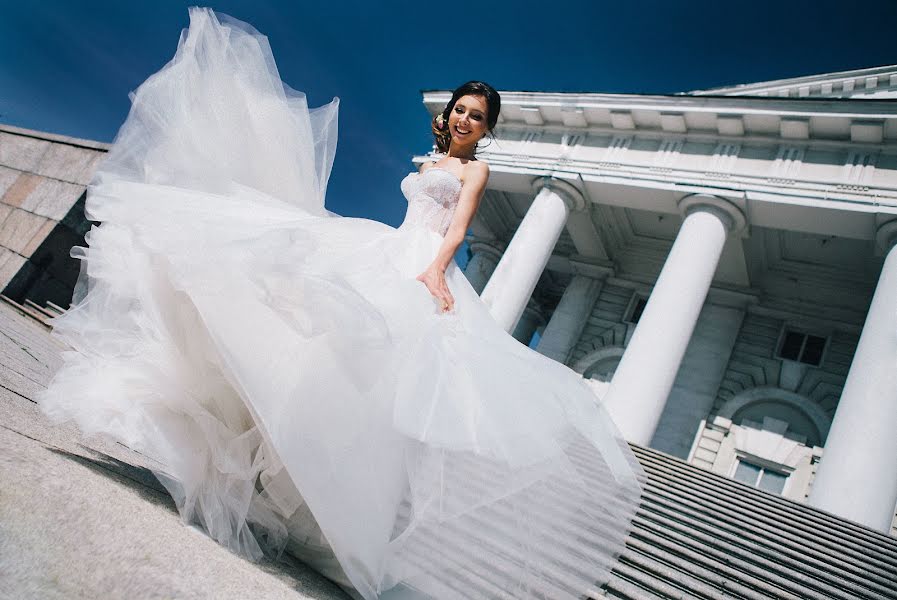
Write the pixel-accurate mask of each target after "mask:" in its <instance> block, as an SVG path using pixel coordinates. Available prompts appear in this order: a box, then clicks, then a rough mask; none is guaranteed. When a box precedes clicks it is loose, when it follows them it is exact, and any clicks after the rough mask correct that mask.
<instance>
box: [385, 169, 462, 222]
mask: <svg viewBox="0 0 897 600" xmlns="http://www.w3.org/2000/svg"><path fill="white" fill-rule="evenodd" d="M401 188H402V193H403V194H405V199H406V200H408V210H407V212H406V213H405V220H404V221H402V224H401V225H400V226H399V227H400V228H405V227H415V226H417V227H426V228H427V229H429V230H430V231H435V232H436V233H438V234H439V235H442V236H444V235H445V233H446V231H448V228H449V225H450V224H451V222H452V216H453V215H454V214H455V207H456V206H457V205H458V198H459V197H460V193H461V180H460V179H458V178H457V177H456V176H455V174H454V173H452V172H451V171H446V170H445V169H442V168H440V167H430V168H429V169H427V170H426V171H424V172H423V173H418V172H416V171H412V172H411V173H409V174H408V175H407V176H406V177H405V179H403V180H402V183H401Z"/></svg>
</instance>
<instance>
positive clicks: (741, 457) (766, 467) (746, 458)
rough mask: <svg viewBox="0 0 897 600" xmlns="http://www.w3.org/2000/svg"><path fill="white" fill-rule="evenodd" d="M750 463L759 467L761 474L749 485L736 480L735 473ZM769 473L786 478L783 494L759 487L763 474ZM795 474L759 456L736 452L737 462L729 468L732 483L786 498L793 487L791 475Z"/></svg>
mask: <svg viewBox="0 0 897 600" xmlns="http://www.w3.org/2000/svg"><path fill="white" fill-rule="evenodd" d="M742 461H743V462H745V463H748V464H750V465H752V466H754V467H758V468H759V469H760V473H759V474H758V475H757V480H756V481H755V482H754V483H753V485H752V484H749V483H747V482H745V481H741V480H740V479H735V472H736V471H737V470H738V465H739V464H740V463H741V462H742ZM767 471H770V472H772V473H776V474H777V475H782V476H784V477H785V483H784V485H783V486H782V491H781V492H778V493H776V492H770V491H769V490H764V489H762V488H761V487H760V486H759V483H760V481H761V480H762V479H763V474H764V473H766V472H767ZM793 473H794V469H790V468H788V466H786V465H782V464H778V463H774V462H771V461H769V460H765V459H763V458H760V457H759V456H753V455H749V454H743V453H741V452H736V454H735V460H733V461H732V466H731V467H730V468H729V474H728V478H729V479H731V480H732V481H737V482H738V483H743V484H744V485H747V486H749V487H752V488H754V489H755V490H759V491H761V492H767V493H769V494H776V495H777V496H782V497H783V498H784V497H786V493H787V492H788V489H789V487H790V486H791V475H792V474H793Z"/></svg>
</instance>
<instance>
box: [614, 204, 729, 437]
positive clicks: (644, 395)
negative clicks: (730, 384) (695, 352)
mask: <svg viewBox="0 0 897 600" xmlns="http://www.w3.org/2000/svg"><path fill="white" fill-rule="evenodd" d="M679 206H680V207H681V208H682V209H683V211H684V213H685V220H684V221H683V222H682V227H681V228H680V229H679V233H678V234H677V236H676V241H675V242H674V243H673V247H672V249H671V250H670V253H669V256H667V260H666V262H665V263H664V265H663V269H662V270H661V272H660V277H658V278H657V283H655V284H654V289H653V290H652V292H651V297H650V298H649V299H648V304H647V306H646V307H645V310H644V312H643V313H642V316H641V318H640V319H639V322H638V325H637V326H636V328H635V332H634V333H633V334H632V339H630V341H629V344H628V345H627V347H626V352H625V353H624V354H623V358H622V360H621V361H620V365H619V366H618V367H617V370H616V372H615V373H614V378H613V380H612V381H611V385H610V388H609V389H608V393H607V396H605V403H606V405H607V408H608V410H609V411H610V414H611V417H612V418H613V419H614V421H615V422H616V424H617V426H618V427H619V428H620V431H621V432H622V433H623V436H624V437H625V438H626V440H627V441H630V442H634V443H637V444H642V445H648V444H649V443H650V442H651V438H652V436H653V435H654V431H655V429H657V423H658V421H659V420H660V415H661V413H663V409H664V405H665V404H666V401H667V396H669V393H670V390H671V389H672V387H673V382H674V381H675V379H676V373H677V372H678V370H679V364H680V363H681V362H682V357H683V355H684V354H685V349H686V348H687V347H688V342H689V340H690V339H691V334H692V332H693V331H694V328H695V323H696V322H697V320H698V315H699V314H700V312H701V308H702V307H703V305H704V300H705V299H706V297H707V292H708V290H709V289H710V283H711V282H712V281H713V274H714V273H715V272H716V266H717V263H718V262H719V257H720V255H721V254H722V251H723V244H725V242H726V237H727V236H728V234H729V232H730V231H733V230H735V229H740V228H741V227H742V226H743V224H744V217H743V215H742V213H741V211H740V210H738V208H737V207H735V206H734V205H732V204H731V203H729V202H728V201H726V200H724V199H722V198H717V197H715V196H705V195H698V194H695V195H691V196H687V197H685V198H683V199H682V200H681V201H680V203H679Z"/></svg>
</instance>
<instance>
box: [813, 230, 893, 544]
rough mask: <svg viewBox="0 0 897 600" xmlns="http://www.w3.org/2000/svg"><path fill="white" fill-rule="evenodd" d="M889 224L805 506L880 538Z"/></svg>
mask: <svg viewBox="0 0 897 600" xmlns="http://www.w3.org/2000/svg"><path fill="white" fill-rule="evenodd" d="M895 236H897V221H891V222H889V223H886V224H885V225H883V226H882V227H880V228H879V230H878V234H877V236H876V237H877V241H878V242H879V247H880V248H882V249H883V250H887V256H886V258H885V262H884V266H883V267H882V270H881V275H880V276H879V278H878V285H877V286H876V288H875V294H874V295H873V297H872V304H871V305H870V306H869V312H868V314H867V315H866V323H865V325H864V326H863V333H862V334H861V335H860V341H859V343H858V344H857V349H856V354H854V356H853V362H852V363H851V365H850V372H849V373H848V374H847V380H846V381H845V383H844V391H843V392H841V399H840V400H839V401H838V408H837V410H836V411H835V417H834V420H833V421H832V427H831V429H830V430H829V433H828V437H827V439H826V441H825V449H824V451H823V454H822V460H821V462H820V463H819V468H818V470H817V472H816V478H815V480H814V481H813V487H812V489H811V491H810V495H809V497H808V499H807V503H808V504H809V505H810V506H815V507H816V508H821V509H822V510H827V511H829V512H832V513H834V514H836V515H838V516H840V517H843V518H845V519H850V520H851V521H856V522H857V523H861V524H863V525H866V526H867V527H872V528H873V529H877V530H878V531H881V532H882V533H888V532H889V531H890V529H891V520H892V519H893V518H894V508H895V504H897V410H895V406H897V248H895V246H894V242H895V241H897V238H895Z"/></svg>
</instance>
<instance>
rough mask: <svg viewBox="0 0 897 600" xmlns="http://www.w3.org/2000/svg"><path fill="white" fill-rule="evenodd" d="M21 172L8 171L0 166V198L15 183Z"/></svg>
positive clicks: (7, 168)
mask: <svg viewBox="0 0 897 600" xmlns="http://www.w3.org/2000/svg"><path fill="white" fill-rule="evenodd" d="M20 173H21V171H19V170H17V169H10V168H9V167H4V166H0V198H2V197H3V195H4V194H6V192H7V190H9V188H10V187H12V185H13V184H14V183H15V182H16V179H18V177H19V174H20Z"/></svg>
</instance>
